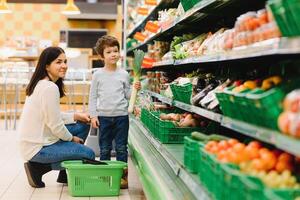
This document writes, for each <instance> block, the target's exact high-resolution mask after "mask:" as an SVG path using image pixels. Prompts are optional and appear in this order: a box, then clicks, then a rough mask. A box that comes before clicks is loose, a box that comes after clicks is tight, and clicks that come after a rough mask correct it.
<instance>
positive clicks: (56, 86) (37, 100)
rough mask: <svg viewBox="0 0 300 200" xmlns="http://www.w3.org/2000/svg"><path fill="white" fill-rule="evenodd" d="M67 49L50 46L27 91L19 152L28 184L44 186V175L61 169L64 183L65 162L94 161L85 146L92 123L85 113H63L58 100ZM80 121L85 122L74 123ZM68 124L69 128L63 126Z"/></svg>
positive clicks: (65, 69) (64, 71)
mask: <svg viewBox="0 0 300 200" xmlns="http://www.w3.org/2000/svg"><path fill="white" fill-rule="evenodd" d="M67 68H68V67H67V59H66V55H65V53H64V50H63V49H61V48H59V47H48V48H46V49H45V50H44V51H43V52H42V53H41V55H40V58H39V60H38V64H37V67H36V69H35V72H34V73H33V76H32V78H31V80H30V82H29V84H28V86H27V88H26V95H27V97H26V101H25V105H24V107H23V112H22V115H21V119H20V125H19V134H20V150H21V154H22V156H23V158H24V159H25V160H26V161H27V162H26V163H25V164H24V167H25V171H26V175H27V178H28V182H29V184H30V185H31V186H32V187H35V188H40V187H45V184H44V182H43V181H42V176H43V175H44V174H45V173H47V172H49V171H51V170H61V171H60V173H59V176H58V180H57V181H58V182H60V183H65V182H66V181H67V179H66V173H65V171H64V170H63V168H62V167H61V166H60V163H61V162H62V161H64V160H76V159H94V158H95V154H94V152H93V150H91V149H90V148H88V147H86V146H84V145H83V142H84V140H85V139H86V137H87V134H88V130H89V125H87V124H84V123H87V122H89V121H90V118H89V116H88V115H87V114H84V113H75V114H74V113H68V114H62V113H60V105H59V99H60V97H63V96H64V95H65V94H64V84H63V78H64V77H65V74H66V71H67ZM75 121H81V122H83V123H79V122H77V123H75V124H70V123H74V122H75ZM64 124H69V125H66V126H65V125H64Z"/></svg>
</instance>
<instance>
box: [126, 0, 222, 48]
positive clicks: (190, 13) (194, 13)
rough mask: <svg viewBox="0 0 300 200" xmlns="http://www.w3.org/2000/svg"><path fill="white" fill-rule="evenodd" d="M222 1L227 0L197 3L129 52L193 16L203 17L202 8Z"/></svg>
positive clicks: (210, 0) (205, 0)
mask: <svg viewBox="0 0 300 200" xmlns="http://www.w3.org/2000/svg"><path fill="white" fill-rule="evenodd" d="M220 2H225V1H218V0H203V1H200V2H199V3H198V4H197V5H195V6H194V7H193V8H192V9H191V10H189V11H188V12H186V13H185V15H183V16H181V17H179V18H177V19H175V20H174V22H173V23H172V24H171V25H170V26H169V27H166V28H164V29H161V30H160V31H159V32H158V33H157V34H155V35H154V36H152V37H150V38H148V39H147V40H146V41H144V42H142V43H140V44H138V45H137V46H135V47H132V48H129V49H128V50H127V53H130V52H132V51H133V50H134V49H139V48H142V47H144V46H145V45H146V44H148V43H149V42H151V41H153V40H154V39H156V38H158V37H160V36H161V35H163V34H165V33H168V32H170V31H171V29H172V28H174V27H176V26H177V25H179V24H181V23H184V22H185V21H186V20H188V19H189V18H191V17H193V16H194V17H197V18H199V17H203V16H204V14H202V13H198V12H199V11H201V10H202V9H204V8H205V7H207V6H209V5H212V4H213V3H220Z"/></svg>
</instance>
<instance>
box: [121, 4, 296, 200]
mask: <svg viewBox="0 0 300 200" xmlns="http://www.w3.org/2000/svg"><path fill="white" fill-rule="evenodd" d="M171 1H172V2H171ZM171 1H170V2H164V3H165V4H160V6H161V7H160V8H159V7H157V9H156V10H155V11H154V14H153V13H152V14H149V16H148V18H146V19H145V21H143V23H142V24H141V26H140V27H139V29H137V32H135V33H134V36H133V39H132V40H128V46H129V45H131V47H132V46H134V45H137V46H136V48H138V49H143V50H146V56H145V59H144V61H143V67H144V69H143V70H144V71H143V72H144V74H145V79H144V80H143V81H142V85H143V89H142V90H141V92H140V96H142V97H143V98H144V99H143V98H141V99H140V100H138V102H140V103H139V107H138V108H137V110H136V114H137V115H138V116H140V121H141V123H142V124H141V126H144V128H145V130H142V129H141V131H142V132H143V133H142V134H144V135H146V134H149V135H150V136H151V137H145V138H146V139H147V140H148V139H149V140H150V139H151V140H150V143H149V144H154V145H155V148H157V149H158V153H159V154H161V156H160V155H159V156H158V157H161V158H162V159H165V160H166V163H168V164H169V165H170V167H171V168H173V169H174V165H173V164H176V165H175V168H176V171H177V166H178V171H177V172H180V173H179V175H178V174H175V176H176V178H178V179H180V181H182V183H183V184H185V186H187V188H189V187H191V186H192V187H191V190H190V192H191V194H193V195H194V196H195V197H199V198H201V199H202V197H203V199H209V198H211V199H215V200H240V199H243V200H244V199H245V200H252V199H259V200H294V199H299V198H300V154H299V152H300V148H299V145H300V143H299V138H300V90H299V85H300V79H299V73H300V70H299V63H300V62H299V59H298V57H299V56H298V55H299V52H300V50H299V49H300V48H299V44H300V43H299V41H300V38H298V37H291V36H297V35H299V34H297V33H296V29H298V28H299V27H300V26H298V25H299V23H298V22H297V20H295V19H297V16H300V15H299V14H297V11H299V8H300V3H298V2H296V1H295V0H286V1H282V0H266V1H260V2H254V1H253V2H252V1H251V2H235V1H231V0H230V1H213V2H210V1H199V0H190V1H189V0H180V1H173V0H171ZM167 4H169V6H167ZM177 5H178V6H177ZM233 10H234V12H233ZM148 11H149V10H148ZM143 12H146V10H140V14H142V13H143ZM298 18H299V17H298ZM287 22H288V23H287ZM287 24H289V26H287ZM299 30H300V29H299ZM292 32H293V33H292ZM132 35H133V34H132ZM130 37H131V35H130ZM133 49H134V48H133ZM127 54H128V56H131V54H132V49H129V50H128V51H127ZM297 56H298V57H297ZM297 88H298V89H297ZM135 122H136V123H137V125H138V122H139V121H138V120H136V121H135ZM138 128H139V127H137V128H136V127H134V129H133V130H134V131H135V130H138ZM219 134H221V135H219ZM146 136H148V135H146ZM152 139H154V140H157V142H158V143H156V141H155V142H154V141H153V140H152ZM157 144H159V145H157ZM165 144H168V145H165ZM169 144H176V145H174V146H173V145H169ZM180 144H181V145H180ZM171 146H172V148H173V147H174V149H171V148H169V147H171ZM175 149H176V152H175ZM173 150H174V151H173ZM182 151H183V152H182ZM150 152H151V153H153V151H152V149H151V151H150ZM182 153H183V155H182ZM173 158H176V160H174V159H173ZM178 158H180V159H178ZM171 165H172V166H171ZM179 166H180V167H179ZM153 169H155V167H153ZM175 173H176V172H175ZM189 173H192V174H193V175H192V176H193V177H194V176H198V178H195V179H194V178H193V180H192V179H191V178H190V177H187V176H190V175H191V174H189ZM170 174H172V175H173V173H170ZM172 180H173V179H172ZM194 183H195V184H194ZM198 184H199V185H198ZM193 186H195V187H193ZM202 186H203V187H202ZM203 188H204V190H203ZM198 194H199V196H198ZM207 197H208V198H207ZM187 198H188V199H192V198H189V197H187Z"/></svg>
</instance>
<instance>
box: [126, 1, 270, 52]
mask: <svg viewBox="0 0 300 200" xmlns="http://www.w3.org/2000/svg"><path fill="white" fill-rule="evenodd" d="M253 3H258V4H259V5H260V4H261V5H264V1H261V2H253V1H248V0H247V1H245V0H244V1H241V0H202V1H200V2H199V3H198V4H197V5H195V6H194V7H193V8H191V9H190V10H189V11H187V12H186V13H185V14H184V15H183V16H181V17H178V18H176V19H174V21H173V22H172V23H170V26H168V27H164V28H162V29H160V31H159V32H157V33H156V34H155V35H153V36H151V37H150V38H148V39H146V40H145V41H144V42H142V43H140V44H138V45H137V46H135V47H132V48H129V49H128V50H127V54H129V53H132V51H133V50H134V49H145V48H146V45H147V44H148V43H149V42H152V41H153V40H155V39H158V38H159V40H161V39H162V38H164V37H168V38H169V39H170V38H172V37H173V36H174V33H182V32H183V31H184V30H185V29H186V28H187V27H189V28H194V30H197V26H196V27H195V22H199V21H201V20H202V21H203V19H205V20H204V21H207V20H206V19H208V18H209V19H210V20H211V19H212V18H214V17H215V16H231V15H232V11H230V9H229V11H228V10H226V9H225V8H229V7H228V6H229V5H235V6H236V5H239V6H238V7H233V8H231V10H232V9H233V10H235V9H240V7H243V6H244V7H247V6H248V7H249V8H252V9H254V8H256V7H257V5H252V4H253ZM249 8H248V9H249ZM223 11H224V12H223ZM204 26H205V25H204Z"/></svg>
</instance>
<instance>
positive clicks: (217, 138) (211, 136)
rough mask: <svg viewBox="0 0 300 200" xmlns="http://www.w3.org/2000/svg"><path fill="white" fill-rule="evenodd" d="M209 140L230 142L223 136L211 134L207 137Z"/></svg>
mask: <svg viewBox="0 0 300 200" xmlns="http://www.w3.org/2000/svg"><path fill="white" fill-rule="evenodd" d="M207 138H208V140H214V141H221V140H228V139H229V138H228V137H226V136H223V135H217V134H211V135H208V136H207Z"/></svg>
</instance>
